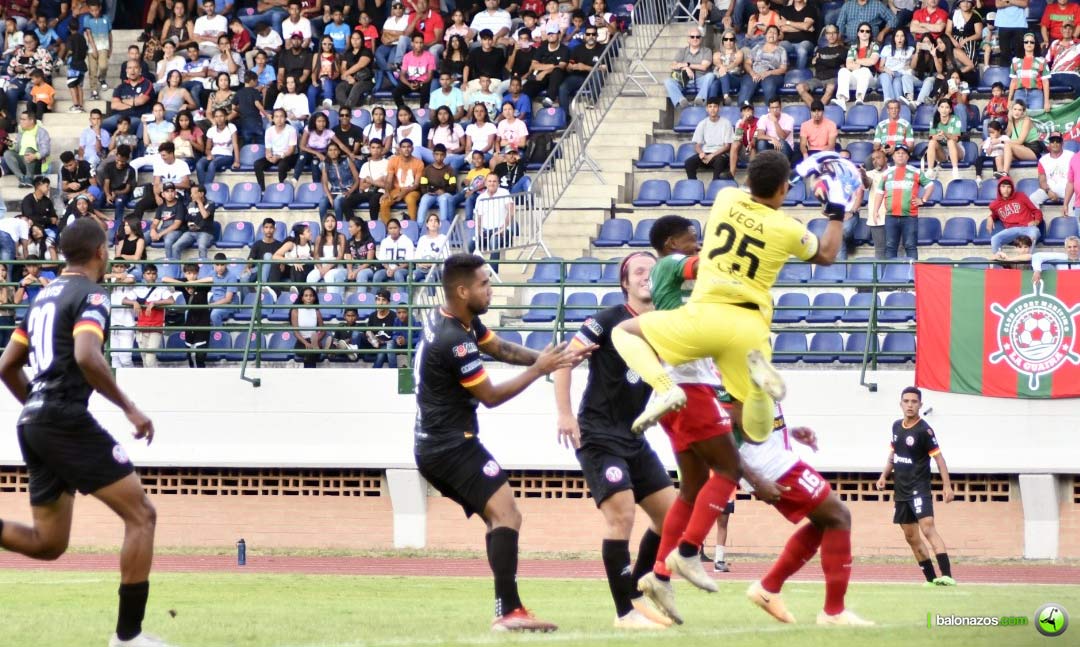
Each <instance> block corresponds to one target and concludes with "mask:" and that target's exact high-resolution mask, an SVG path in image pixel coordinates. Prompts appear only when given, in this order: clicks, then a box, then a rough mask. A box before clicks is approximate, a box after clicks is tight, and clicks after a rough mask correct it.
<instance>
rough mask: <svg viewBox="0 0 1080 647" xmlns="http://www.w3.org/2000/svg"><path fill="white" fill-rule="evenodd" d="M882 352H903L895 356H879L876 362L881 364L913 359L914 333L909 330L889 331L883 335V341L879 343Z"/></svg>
mask: <svg viewBox="0 0 1080 647" xmlns="http://www.w3.org/2000/svg"><path fill="white" fill-rule="evenodd" d="M881 351H882V352H883V353H903V355H900V356H896V357H888V356H881V357H879V358H878V362H881V363H882V364H902V363H904V362H911V361H914V360H915V335H913V334H912V333H909V332H891V333H889V334H887V335H885V341H884V342H882V344H881Z"/></svg>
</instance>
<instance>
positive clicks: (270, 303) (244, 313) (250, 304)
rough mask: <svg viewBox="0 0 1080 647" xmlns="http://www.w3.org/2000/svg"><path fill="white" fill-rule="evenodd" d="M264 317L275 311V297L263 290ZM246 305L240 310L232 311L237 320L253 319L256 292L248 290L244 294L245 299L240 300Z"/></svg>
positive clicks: (262, 314) (262, 312)
mask: <svg viewBox="0 0 1080 647" xmlns="http://www.w3.org/2000/svg"><path fill="white" fill-rule="evenodd" d="M261 294H262V311H261V316H262V317H268V316H269V315H270V314H272V313H273V312H274V297H273V296H271V295H270V294H269V293H268V292H262V293H261ZM240 303H241V305H243V306H245V307H243V308H240V309H238V310H233V311H232V318H233V319H235V320H237V321H251V316H252V315H253V314H254V312H255V293H254V292H248V293H247V294H245V295H244V298H243V300H242V301H241V302H240Z"/></svg>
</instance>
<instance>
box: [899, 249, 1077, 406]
mask: <svg viewBox="0 0 1080 647" xmlns="http://www.w3.org/2000/svg"><path fill="white" fill-rule="evenodd" d="M1031 276H1032V272H1030V271H1021V270H1004V269H991V270H981V269H970V268H954V267H951V266H948V265H925V264H917V265H916V266H915V322H916V324H915V330H916V338H917V342H918V343H917V345H916V351H915V383H916V384H917V385H918V386H920V387H924V388H927V389H932V390H935V391H951V392H953V393H970V394H974V395H984V396H990V397H998V398H1075V397H1080V341H1078V340H1077V326H1078V325H1080V271H1055V270H1050V271H1047V272H1043V274H1042V281H1041V282H1040V283H1039V284H1037V285H1032V283H1031Z"/></svg>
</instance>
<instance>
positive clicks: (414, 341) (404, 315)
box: [394, 307, 424, 350]
mask: <svg viewBox="0 0 1080 647" xmlns="http://www.w3.org/2000/svg"><path fill="white" fill-rule="evenodd" d="M397 320H398V330H396V331H395V332H394V345H395V346H396V347H397V348H412V349H414V350H415V349H416V347H417V346H418V345H419V344H420V333H421V331H422V330H423V328H424V325H423V323H420V322H416V321H412V320H410V317H409V309H408V308H403V307H398V309H397ZM410 328H412V330H410Z"/></svg>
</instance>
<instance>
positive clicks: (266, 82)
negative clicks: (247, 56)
mask: <svg viewBox="0 0 1080 647" xmlns="http://www.w3.org/2000/svg"><path fill="white" fill-rule="evenodd" d="M248 74H253V75H255V89H256V90H258V91H259V101H260V102H261V103H263V104H264V105H265V104H269V102H270V101H269V99H270V96H271V95H270V90H271V88H273V89H274V90H275V91H276V89H277V70H276V69H274V65H273V63H272V62H271V61H270V58H269V56H268V55H267V53H266V52H264V51H262V50H261V49H257V50H255V55H254V57H253V60H252V63H251V66H250V68H249V69H248V71H247V73H245V74H244V78H245V79H246V78H247V75H248Z"/></svg>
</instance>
